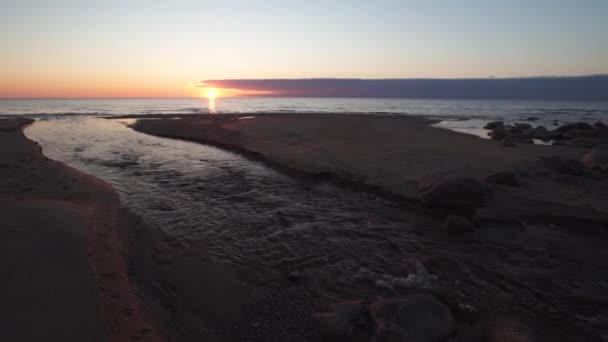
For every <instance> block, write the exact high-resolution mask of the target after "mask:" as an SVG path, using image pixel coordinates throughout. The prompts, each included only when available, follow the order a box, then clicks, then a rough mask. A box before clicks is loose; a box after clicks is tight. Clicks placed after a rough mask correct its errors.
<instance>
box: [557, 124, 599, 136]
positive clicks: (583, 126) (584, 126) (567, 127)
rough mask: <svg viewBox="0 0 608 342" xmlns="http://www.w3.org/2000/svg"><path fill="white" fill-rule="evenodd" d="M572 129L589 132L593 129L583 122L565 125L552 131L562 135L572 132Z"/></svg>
mask: <svg viewBox="0 0 608 342" xmlns="http://www.w3.org/2000/svg"><path fill="white" fill-rule="evenodd" d="M574 129H583V130H591V129H593V127H591V125H590V124H588V123H585V122H576V123H571V124H565V125H562V126H559V127H558V128H556V129H555V130H554V131H555V132H556V133H560V134H564V133H566V132H568V131H571V130H574Z"/></svg>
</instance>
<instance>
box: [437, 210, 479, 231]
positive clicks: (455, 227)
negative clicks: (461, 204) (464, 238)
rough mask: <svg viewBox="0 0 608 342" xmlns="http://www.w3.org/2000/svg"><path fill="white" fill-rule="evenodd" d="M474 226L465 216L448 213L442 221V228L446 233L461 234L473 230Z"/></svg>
mask: <svg viewBox="0 0 608 342" xmlns="http://www.w3.org/2000/svg"><path fill="white" fill-rule="evenodd" d="M474 228H475V226H474V225H473V223H471V221H469V220H468V219H467V218H465V217H462V216H457V215H449V216H448V217H447V218H446V219H445V221H444V222H443V230H444V231H445V232H446V233H448V234H463V233H469V232H472V231H473V230H474Z"/></svg>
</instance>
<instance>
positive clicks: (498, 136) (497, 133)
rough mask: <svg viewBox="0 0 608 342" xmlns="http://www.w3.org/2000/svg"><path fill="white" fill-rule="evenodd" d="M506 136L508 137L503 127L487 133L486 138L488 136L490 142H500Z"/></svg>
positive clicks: (507, 132)
mask: <svg viewBox="0 0 608 342" xmlns="http://www.w3.org/2000/svg"><path fill="white" fill-rule="evenodd" d="M507 135H509V131H507V129H506V128H505V127H496V128H493V129H492V131H490V132H489V133H488V136H490V137H491V138H492V140H502V139H503V138H504V137H506V136H507Z"/></svg>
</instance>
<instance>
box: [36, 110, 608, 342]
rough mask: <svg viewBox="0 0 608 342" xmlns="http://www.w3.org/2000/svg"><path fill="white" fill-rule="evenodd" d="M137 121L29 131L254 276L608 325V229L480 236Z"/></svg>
mask: <svg viewBox="0 0 608 342" xmlns="http://www.w3.org/2000/svg"><path fill="white" fill-rule="evenodd" d="M127 123H128V121H119V120H105V119H97V118H92V117H87V116H77V117H63V118H52V117H45V118H44V119H40V120H38V121H37V122H36V123H34V124H33V125H31V126H29V127H28V128H27V129H26V135H27V136H28V137H29V138H30V139H33V140H35V141H37V142H39V143H40V145H41V146H42V148H43V152H44V154H45V155H46V156H48V157H49V158H52V159H56V160H60V161H63V162H65V163H67V164H68V165H71V166H73V167H75V168H78V169H80V170H82V171H84V172H86V173H89V174H91V175H94V176H96V177H98V178H101V179H103V180H105V181H107V182H109V183H111V184H112V185H113V186H114V187H115V188H116V189H117V190H118V191H119V193H120V195H121V198H122V201H123V203H124V204H125V205H127V206H128V207H129V208H131V209H132V210H134V211H135V212H136V213H138V214H140V215H141V216H142V217H143V218H144V219H145V220H146V221H147V222H148V223H149V224H152V225H156V226H158V227H160V228H161V229H163V230H165V231H167V232H168V233H170V234H173V235H174V236H177V237H178V238H179V239H183V240H184V241H188V243H189V244H190V245H195V246H200V248H201V249H205V250H207V251H208V253H209V256H210V257H211V258H212V260H213V261H214V262H217V263H220V264H224V265H227V266H228V267H230V268H231V269H232V270H234V271H235V273H236V274H237V276H238V277H239V278H241V279H242V280H244V281H246V282H248V283H250V284H252V285H263V286H268V287H285V286H288V285H289V284H290V283H293V282H297V283H298V284H305V286H306V288H307V289H308V290H309V291H311V293H313V294H315V295H316V296H318V297H319V298H324V299H325V300H327V301H333V300H337V299H339V300H344V299H349V298H361V297H365V298H370V297H373V298H375V296H386V295H388V296H391V295H398V294H401V293H407V292H408V291H412V290H413V289H420V288H431V289H433V291H440V292H443V293H447V294H449V296H451V297H453V298H455V299H454V300H455V301H456V302H457V303H458V305H460V306H461V307H462V308H464V310H477V309H476V308H479V307H480V306H482V307H483V306H490V307H491V309H492V310H494V309H499V310H503V309H504V310H507V311H509V312H512V313H515V314H517V315H523V316H521V317H534V319H537V318H538V319H540V318H542V319H543V320H545V319H546V320H547V321H552V322H554V321H555V320H556V319H557V320H559V321H562V322H568V324H574V325H576V326H578V327H584V329H586V330H588V329H592V331H594V332H597V333H603V334H608V330H607V329H608V328H607V327H606V324H605V317H608V311H607V310H606V309H605V308H607V307H608V306H605V305H603V304H602V303H608V287H607V284H608V282H607V279H606V274H608V270H607V269H606V265H607V264H608V263H607V262H606V260H608V255H607V254H606V252H605V244H604V243H605V239H603V238H601V237H602V236H601V235H600V236H586V235H574V234H572V233H569V231H568V229H565V228H568V227H566V226H564V227H560V226H559V225H554V224H546V223H542V222H536V223H526V222H519V223H498V222H494V223H493V222H484V223H483V224H482V225H481V226H480V227H478V229H477V232H476V233H475V234H472V235H467V236H463V237H460V238H459V237H453V236H446V234H445V233H442V232H441V229H440V226H441V225H440V222H437V221H436V220H434V219H432V218H430V217H426V216H423V215H421V214H419V213H415V212H408V211H405V210H403V209H401V208H398V207H397V206H395V205H394V204H392V203H390V202H387V201H385V200H382V199H379V198H376V197H375V196H373V195H369V194H362V193H356V192H352V191H348V190H345V189H340V188H336V187H334V186H331V185H329V184H324V183H312V182H308V181H302V180H297V179H293V178H291V177H288V176H285V175H283V174H280V173H277V172H275V171H273V170H270V169H268V168H266V167H265V166H263V165H261V164H259V163H256V162H252V161H250V160H247V159H244V158H243V157H241V156H239V155H236V154H233V153H229V152H226V151H222V150H219V149H217V148H213V147H210V146H205V145H201V144H195V143H190V142H184V141H177V140H170V139H164V138H158V137H154V136H150V135H145V134H141V133H137V132H135V131H132V130H131V129H129V128H128V127H127V126H126V124H127ZM570 230H571V231H576V227H570ZM592 302H593V303H600V304H598V305H588V304H587V303H592ZM548 314H549V315H550V316H547V315H548ZM539 317H540V318H539ZM590 327H591V328H590ZM569 329H570V328H569Z"/></svg>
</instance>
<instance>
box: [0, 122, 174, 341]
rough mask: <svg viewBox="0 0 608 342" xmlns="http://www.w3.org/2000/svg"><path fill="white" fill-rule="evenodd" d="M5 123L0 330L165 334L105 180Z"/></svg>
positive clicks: (26, 336)
mask: <svg viewBox="0 0 608 342" xmlns="http://www.w3.org/2000/svg"><path fill="white" fill-rule="evenodd" d="M32 123H33V120H30V119H4V120H1V121H0V139H1V144H2V151H1V157H0V160H1V161H2V168H1V169H0V172H1V178H2V183H1V185H2V196H1V198H0V201H1V203H2V206H1V207H2V214H1V217H2V220H3V224H2V229H1V233H2V239H1V240H0V245H1V246H2V247H1V249H2V251H3V257H2V261H1V262H0V263H1V267H0V270H1V272H2V279H3V281H2V285H1V286H0V288H1V291H0V296H1V297H2V299H1V300H2V303H3V310H2V318H1V319H2V322H3V324H2V327H1V328H0V335H2V336H3V337H4V338H5V339H7V340H12V341H36V340H54V341H127V340H129V339H136V338H139V339H144V338H145V340H146V341H165V338H164V333H162V332H161V331H160V330H159V328H157V327H156V325H155V324H154V323H153V321H152V320H149V319H148V317H147V314H146V313H145V309H144V308H143V306H142V304H141V302H140V300H139V296H138V294H137V291H136V288H135V286H134V285H133V283H132V281H131V280H130V278H129V276H128V260H127V254H128V249H127V241H128V240H127V239H126V238H125V237H126V236H127V235H126V234H128V233H127V229H126V224H128V223H129V222H131V221H132V220H131V218H130V217H129V215H128V214H126V211H124V210H122V209H121V206H120V203H119V200H118V197H117V194H116V193H115V192H114V190H113V189H112V188H111V187H110V186H109V185H108V184H106V183H104V182H102V181H100V180H98V179H95V178H93V177H91V176H88V175H86V174H82V173H80V172H79V171H77V170H74V169H72V168H70V167H68V166H66V165H65V164H62V163H60V162H56V161H52V160H49V159H47V158H46V157H44V156H43V155H42V153H41V149H40V147H39V146H38V145H36V144H35V143H33V142H32V141H30V140H27V139H26V138H25V137H24V135H23V133H22V132H21V128H22V127H24V126H26V125H28V124H32Z"/></svg>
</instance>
